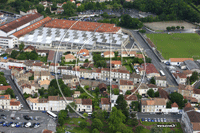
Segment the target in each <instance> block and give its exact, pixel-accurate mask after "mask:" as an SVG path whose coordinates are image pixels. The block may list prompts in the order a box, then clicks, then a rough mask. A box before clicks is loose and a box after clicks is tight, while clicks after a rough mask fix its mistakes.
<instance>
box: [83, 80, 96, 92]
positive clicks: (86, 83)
mask: <svg viewBox="0 0 200 133" xmlns="http://www.w3.org/2000/svg"><path fill="white" fill-rule="evenodd" d="M99 84H100V82H99V81H95V80H94V81H90V80H84V79H81V80H80V86H81V87H84V86H89V90H95V88H96V87H98V86H99Z"/></svg>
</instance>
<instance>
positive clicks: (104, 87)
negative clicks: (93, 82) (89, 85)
mask: <svg viewBox="0 0 200 133" xmlns="http://www.w3.org/2000/svg"><path fill="white" fill-rule="evenodd" d="M98 87H99V90H100V92H101V93H103V92H104V91H107V89H108V88H107V85H106V84H104V83H100V84H99V85H98Z"/></svg>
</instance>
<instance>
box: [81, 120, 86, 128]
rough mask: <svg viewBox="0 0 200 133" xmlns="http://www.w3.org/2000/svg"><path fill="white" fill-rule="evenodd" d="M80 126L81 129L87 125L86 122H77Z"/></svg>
mask: <svg viewBox="0 0 200 133" xmlns="http://www.w3.org/2000/svg"><path fill="white" fill-rule="evenodd" d="M79 126H80V128H81V129H84V128H85V127H86V126H87V122H86V121H82V122H81V123H80V124H79Z"/></svg>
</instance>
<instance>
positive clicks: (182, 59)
mask: <svg viewBox="0 0 200 133" xmlns="http://www.w3.org/2000/svg"><path fill="white" fill-rule="evenodd" d="M186 60H191V61H194V59H193V58H170V61H171V62H184V61H186Z"/></svg>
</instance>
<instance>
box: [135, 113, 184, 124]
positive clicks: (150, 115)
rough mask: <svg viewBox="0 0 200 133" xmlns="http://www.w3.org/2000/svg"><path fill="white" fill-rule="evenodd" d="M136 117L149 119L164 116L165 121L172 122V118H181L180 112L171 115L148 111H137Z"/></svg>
mask: <svg viewBox="0 0 200 133" xmlns="http://www.w3.org/2000/svg"><path fill="white" fill-rule="evenodd" d="M136 116H137V119H142V118H144V119H145V118H147V119H148V118H150V119H154V118H156V119H158V118H166V120H167V122H173V121H174V120H177V119H179V120H180V119H181V117H182V115H181V114H176V115H173V114H160V115H158V114H150V113H141V112H138V113H137V115H136Z"/></svg>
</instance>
